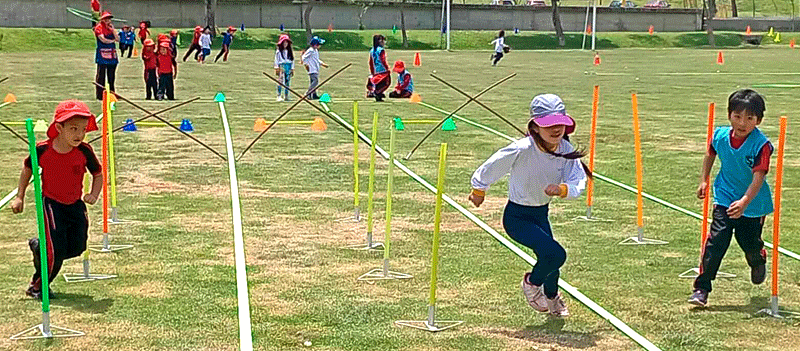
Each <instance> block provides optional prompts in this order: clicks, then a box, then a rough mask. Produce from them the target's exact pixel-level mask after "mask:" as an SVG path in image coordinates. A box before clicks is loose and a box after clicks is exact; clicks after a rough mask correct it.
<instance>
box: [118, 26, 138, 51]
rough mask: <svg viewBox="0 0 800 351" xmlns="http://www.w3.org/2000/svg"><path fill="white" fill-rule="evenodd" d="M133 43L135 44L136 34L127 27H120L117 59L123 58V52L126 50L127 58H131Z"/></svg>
mask: <svg viewBox="0 0 800 351" xmlns="http://www.w3.org/2000/svg"><path fill="white" fill-rule="evenodd" d="M134 43H136V33H134V32H133V28H131V26H128V25H125V26H122V30H121V31H119V51H120V55H119V57H123V56H125V51H126V50H127V51H128V58H131V54H133V44H134Z"/></svg>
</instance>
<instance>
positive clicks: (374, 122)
mask: <svg viewBox="0 0 800 351" xmlns="http://www.w3.org/2000/svg"><path fill="white" fill-rule="evenodd" d="M376 139H378V112H377V111H375V112H374V113H373V115H372V139H371V140H376ZM371 144H372V147H371V148H370V152H369V185H368V186H367V189H368V190H367V244H366V245H362V244H357V245H351V246H348V248H349V249H355V250H376V249H380V248H383V243H380V242H373V241H372V224H373V221H372V219H373V212H374V211H373V210H374V208H375V206H374V202H373V198H374V196H373V195H374V193H375V143H371Z"/></svg>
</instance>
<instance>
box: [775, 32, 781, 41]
mask: <svg viewBox="0 0 800 351" xmlns="http://www.w3.org/2000/svg"><path fill="white" fill-rule="evenodd" d="M774 41H775V42H776V43H780V42H781V33H775V40H774Z"/></svg>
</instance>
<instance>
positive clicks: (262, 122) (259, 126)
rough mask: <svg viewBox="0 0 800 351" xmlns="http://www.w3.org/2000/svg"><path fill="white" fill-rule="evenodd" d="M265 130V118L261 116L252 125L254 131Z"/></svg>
mask: <svg viewBox="0 0 800 351" xmlns="http://www.w3.org/2000/svg"><path fill="white" fill-rule="evenodd" d="M265 130H267V120H265V119H263V118H259V119H256V123H255V124H254V125H253V131H254V132H263V131H265Z"/></svg>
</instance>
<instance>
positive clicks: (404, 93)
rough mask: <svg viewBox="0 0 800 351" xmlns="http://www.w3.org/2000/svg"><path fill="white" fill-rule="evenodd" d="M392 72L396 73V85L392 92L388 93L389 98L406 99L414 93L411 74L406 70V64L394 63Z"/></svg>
mask: <svg viewBox="0 0 800 351" xmlns="http://www.w3.org/2000/svg"><path fill="white" fill-rule="evenodd" d="M392 71H395V72H396V73H397V85H396V86H395V87H394V91H392V92H390V93H389V97H390V98H403V99H407V98H410V97H411V94H413V93H414V80H413V79H411V73H408V70H406V64H405V62H403V61H399V60H398V61H396V62H395V63H394V67H393V68H392Z"/></svg>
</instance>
